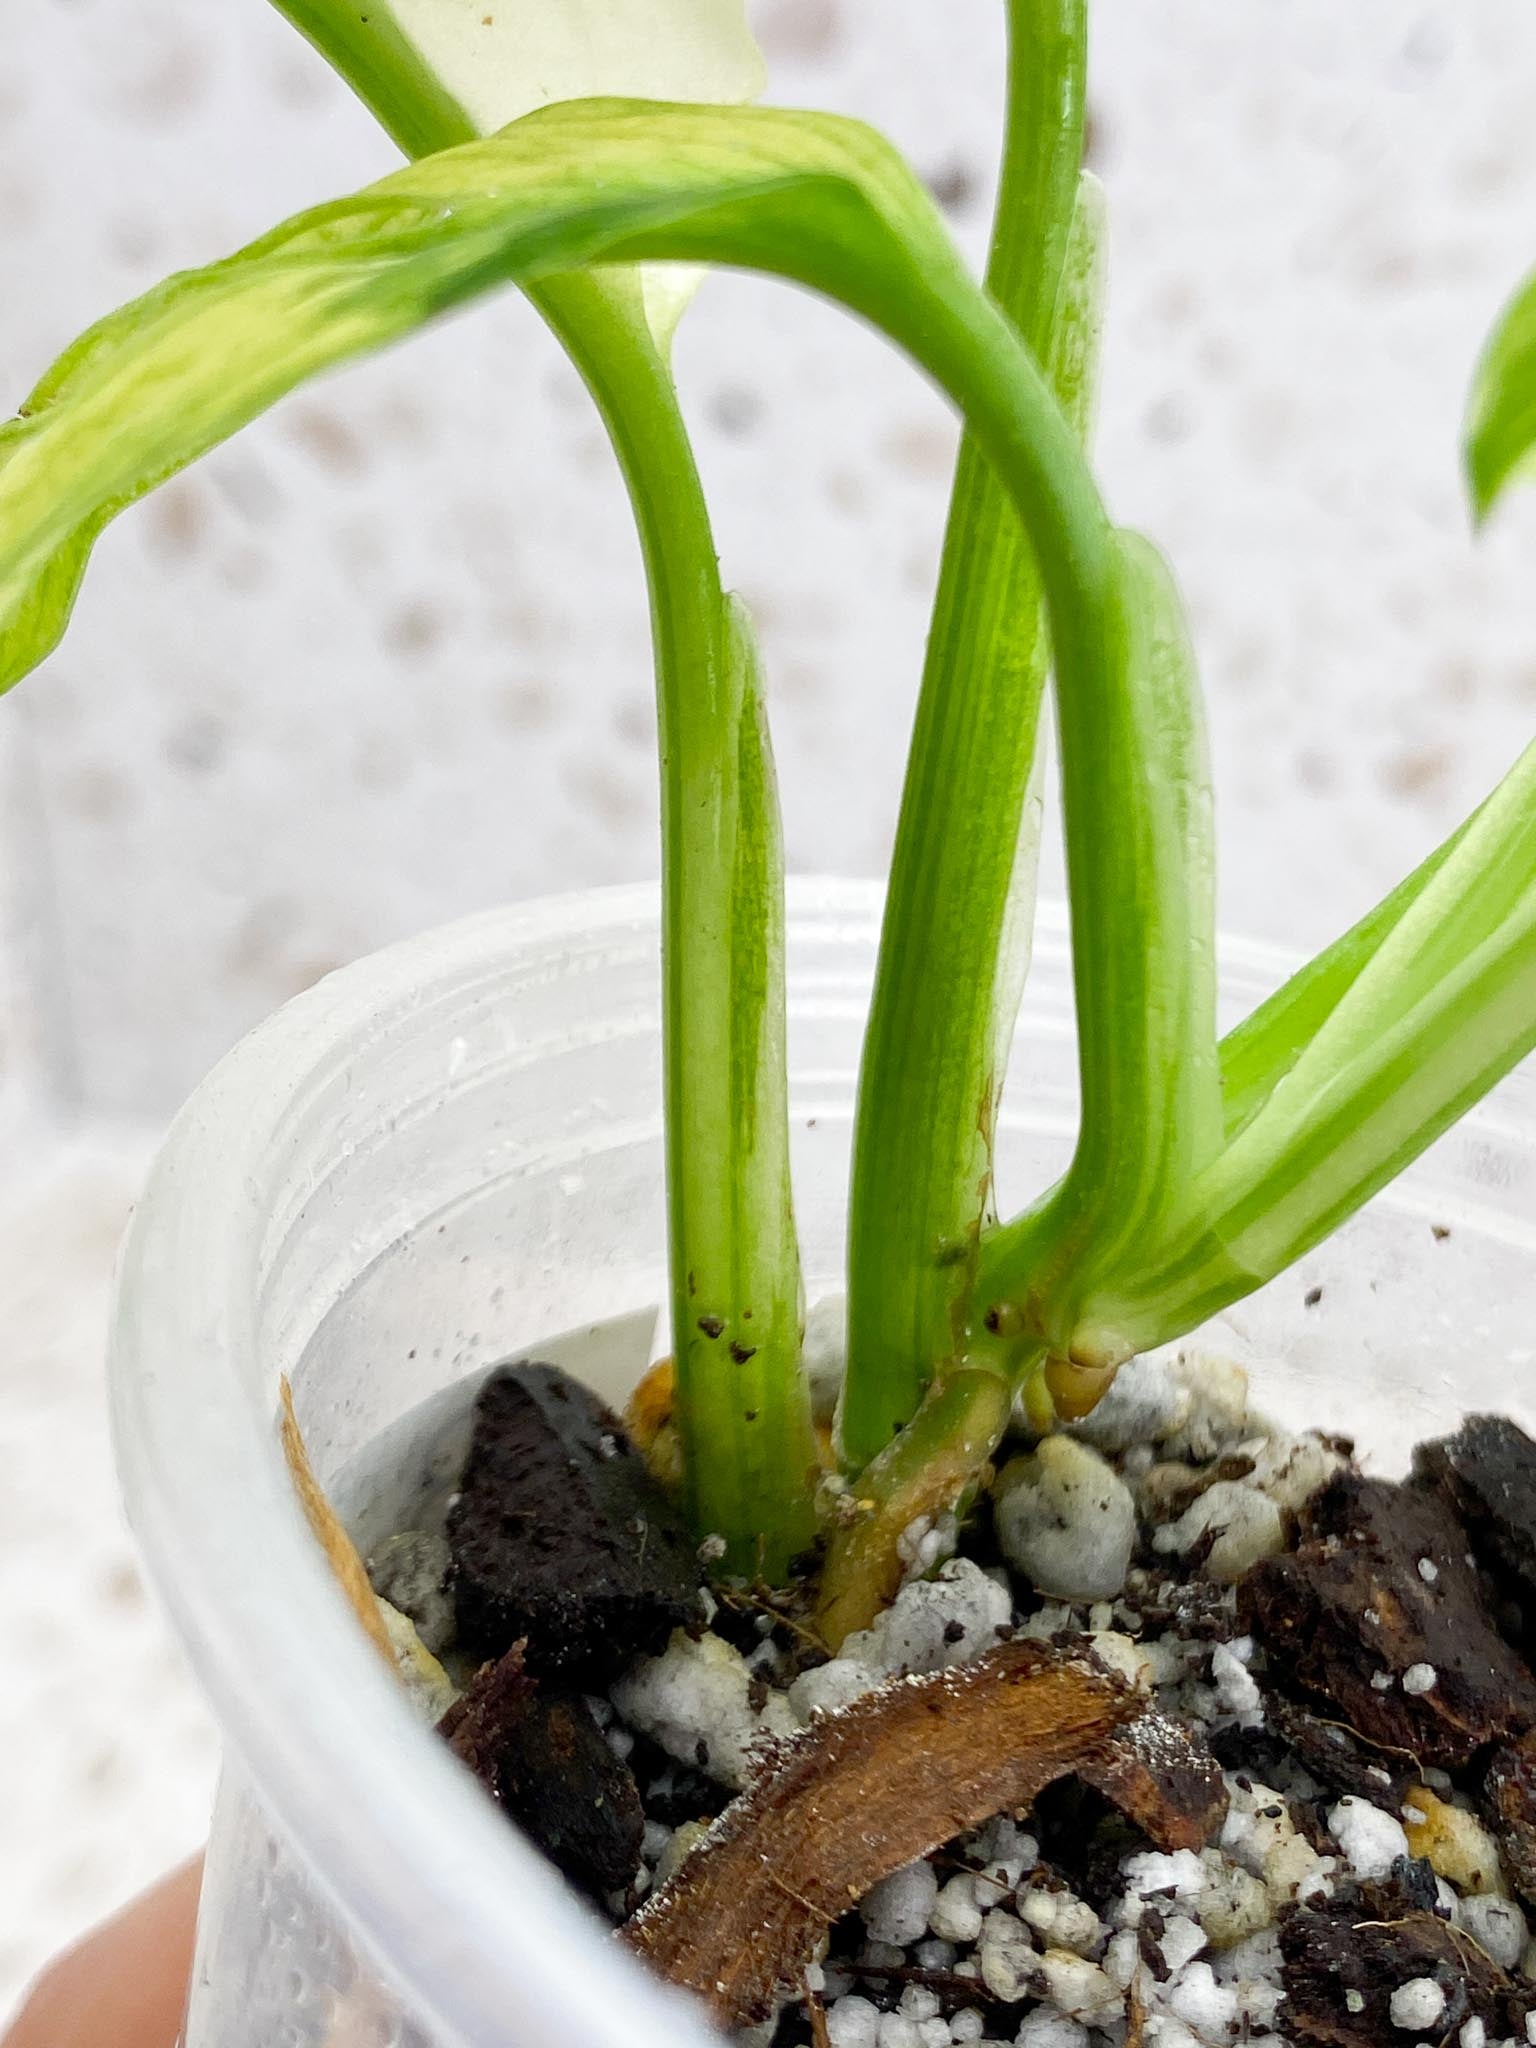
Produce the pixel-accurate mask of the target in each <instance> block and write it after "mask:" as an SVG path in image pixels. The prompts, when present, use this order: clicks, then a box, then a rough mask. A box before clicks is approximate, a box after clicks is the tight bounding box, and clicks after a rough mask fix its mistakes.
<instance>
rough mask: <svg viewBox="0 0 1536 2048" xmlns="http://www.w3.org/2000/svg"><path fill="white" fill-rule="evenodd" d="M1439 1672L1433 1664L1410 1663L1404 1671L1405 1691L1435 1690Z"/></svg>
mask: <svg viewBox="0 0 1536 2048" xmlns="http://www.w3.org/2000/svg"><path fill="white" fill-rule="evenodd" d="M1438 1677H1439V1673H1438V1672H1437V1671H1436V1670H1435V1667H1434V1665H1433V1664H1410V1665H1409V1666H1408V1669H1407V1670H1406V1671H1405V1672H1404V1673H1403V1691H1404V1692H1406V1693H1420V1692H1433V1691H1434V1689H1435V1684H1436V1681H1437V1679H1438Z"/></svg>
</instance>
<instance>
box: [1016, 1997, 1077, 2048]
mask: <svg viewBox="0 0 1536 2048" xmlns="http://www.w3.org/2000/svg"><path fill="white" fill-rule="evenodd" d="M1014 2039H1015V2041H1017V2042H1018V2044H1019V2048H1088V2029H1087V2028H1086V2027H1085V2026H1084V2025H1083V2023H1082V2021H1081V2020H1074V2019H1070V2018H1068V2016H1067V2014H1066V2013H1064V2012H1052V2011H1051V2008H1050V2007H1049V2006H1048V2005H1037V2006H1036V2007H1035V2008H1034V2010H1033V2012H1028V2013H1026V2014H1025V2015H1024V2018H1023V2021H1022V2023H1021V2024H1020V2027H1019V2031H1018V2032H1017V2034H1015V2035H1014Z"/></svg>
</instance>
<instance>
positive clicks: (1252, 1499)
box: [1152, 1479, 1285, 1586]
mask: <svg viewBox="0 0 1536 2048" xmlns="http://www.w3.org/2000/svg"><path fill="white" fill-rule="evenodd" d="M1206 1536H1210V1537H1212V1538H1213V1541H1212V1543H1211V1549H1210V1555H1209V1556H1208V1557H1207V1559H1206V1564H1205V1569H1206V1572H1207V1574H1208V1575H1209V1577H1211V1578H1213V1579H1216V1580H1217V1581H1218V1582H1219V1583H1220V1584H1222V1585H1224V1586H1235V1585H1236V1584H1237V1582H1238V1580H1239V1579H1240V1578H1241V1577H1242V1576H1243V1574H1244V1572H1246V1571H1247V1570H1248V1569H1249V1567H1250V1566H1251V1565H1256V1564H1257V1563H1258V1561H1259V1559H1260V1558H1261V1557H1273V1556H1274V1555H1275V1553H1276V1552H1277V1551H1280V1550H1283V1549H1284V1548H1285V1521H1284V1518H1283V1516H1282V1515H1281V1513H1280V1510H1279V1508H1278V1507H1277V1506H1276V1504H1275V1502H1274V1501H1272V1500H1271V1499H1270V1497H1269V1495H1268V1494H1267V1493H1260V1492H1259V1490H1258V1489H1257V1487H1253V1486H1247V1485H1244V1484H1243V1482H1242V1481H1241V1480H1237V1479H1218V1480H1217V1482H1216V1484H1215V1485H1214V1486H1208V1487H1207V1488H1206V1490H1205V1492H1204V1493H1202V1494H1201V1496H1200V1498H1199V1499H1198V1500H1197V1501H1195V1502H1194V1504H1193V1505H1192V1506H1191V1507H1189V1508H1187V1509H1186V1510H1185V1511H1184V1513H1183V1514H1182V1515H1180V1517H1179V1519H1178V1520H1177V1521H1176V1522H1170V1523H1168V1524H1167V1525H1166V1526H1165V1527H1163V1528H1161V1529H1159V1530H1157V1531H1156V1532H1155V1534H1154V1535H1153V1538H1152V1548H1153V1549H1154V1550H1158V1551H1161V1552H1163V1553H1164V1554H1165V1555H1166V1554H1167V1553H1168V1552H1169V1551H1173V1552H1176V1553H1177V1555H1178V1556H1180V1557H1183V1556H1185V1555H1186V1554H1187V1553H1188V1552H1189V1551H1191V1550H1193V1549H1194V1547H1195V1545H1196V1544H1197V1543H1198V1542H1200V1541H1201V1539H1202V1538H1203V1537H1206Z"/></svg>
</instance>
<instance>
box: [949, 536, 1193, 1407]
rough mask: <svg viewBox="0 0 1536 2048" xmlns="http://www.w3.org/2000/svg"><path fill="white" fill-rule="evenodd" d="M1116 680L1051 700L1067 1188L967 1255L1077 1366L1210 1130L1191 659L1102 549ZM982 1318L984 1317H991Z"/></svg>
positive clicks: (1111, 1356) (1130, 567) (1163, 598)
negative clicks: (1062, 949)
mask: <svg viewBox="0 0 1536 2048" xmlns="http://www.w3.org/2000/svg"><path fill="white" fill-rule="evenodd" d="M1116 557H1117V562H1118V565H1119V582H1118V605H1117V614H1118V618H1117V627H1118V630H1117V664H1118V673H1119V687H1118V688H1115V689H1113V690H1107V691H1105V692H1104V693H1103V694H1101V695H1098V696H1090V695H1088V694H1086V693H1084V694H1080V695H1076V696H1073V695H1069V694H1068V693H1066V692H1063V693H1062V695H1061V699H1060V705H1059V719H1060V725H1061V755H1062V785H1063V796H1064V810H1065V815H1066V828H1067V850H1068V864H1069V875H1070V880H1071V889H1072V949H1073V974H1074V980H1075V984H1076V990H1077V1016H1078V1040H1079V1061H1080V1067H1081V1077H1082V1098H1083V1101H1082V1120H1081V1129H1080V1135H1079V1139H1078V1145H1077V1149H1076V1152H1075V1154H1074V1156H1073V1160H1072V1165H1071V1167H1070V1169H1069V1170H1068V1173H1067V1175H1066V1178H1065V1179H1064V1180H1063V1181H1062V1183H1061V1184H1060V1186H1059V1187H1058V1188H1057V1189H1056V1190H1055V1191H1054V1192H1053V1193H1052V1194H1051V1195H1050V1196H1048V1197H1047V1198H1046V1201H1045V1202H1044V1203H1043V1204H1042V1205H1041V1206H1040V1208H1039V1209H1037V1210H1036V1211H1034V1212H1032V1213H1031V1214H1029V1215H1027V1216H1025V1217H1023V1218H1021V1219H1020V1220H1019V1221H1018V1222H1017V1223H1016V1224H1014V1225H1009V1226H1005V1227H1004V1228H1003V1229H1000V1230H998V1231H996V1232H994V1233H992V1234H991V1236H990V1237H989V1239H988V1240H987V1242H986V1244H985V1245H984V1247H983V1254H982V1275H981V1288H980V1295H981V1299H982V1301H983V1303H985V1304H988V1305H993V1304H997V1303H998V1302H999V1301H1007V1302H1010V1303H1012V1304H1013V1307H1014V1314H1015V1316H1016V1317H1017V1319H1018V1320H1019V1322H1020V1324H1021V1326H1023V1327H1024V1329H1025V1330H1026V1331H1027V1335H1028V1337H1029V1339H1030V1340H1031V1341H1043V1342H1044V1343H1045V1345H1046V1346H1047V1347H1048V1349H1049V1350H1050V1352H1051V1353H1052V1354H1053V1355H1054V1356H1055V1357H1057V1358H1058V1359H1059V1360H1062V1361H1067V1362H1070V1363H1071V1364H1073V1365H1078V1366H1081V1367H1083V1368H1084V1369H1085V1370H1086V1371H1088V1372H1089V1373H1099V1372H1102V1371H1104V1370H1112V1369H1113V1368H1114V1366H1116V1365H1118V1364H1119V1363H1120V1362H1122V1361H1123V1360H1124V1359H1125V1358H1126V1357H1128V1356H1129V1355H1130V1352H1131V1350H1133V1349H1134V1348H1135V1345H1134V1339H1133V1337H1132V1336H1131V1334H1130V1333H1129V1331H1127V1330H1126V1329H1125V1328H1123V1327H1121V1325H1120V1322H1119V1321H1118V1320H1117V1308H1116V1305H1115V1303H1114V1302H1113V1301H1111V1300H1106V1299H1105V1298H1104V1297H1105V1290H1106V1288H1107V1287H1108V1286H1109V1284H1110V1282H1111V1281H1112V1280H1113V1279H1114V1278H1115V1277H1117V1276H1118V1274H1119V1273H1120V1271H1121V1270H1122V1268H1123V1267H1124V1265H1125V1264H1126V1262H1127V1261H1130V1262H1131V1263H1133V1264H1134V1262H1135V1261H1136V1259H1137V1258H1138V1257H1139V1256H1140V1254H1141V1253H1142V1251H1143V1249H1144V1247H1145V1245H1146V1243H1147V1242H1148V1241H1149V1239H1151V1240H1155V1239H1156V1238H1157V1237H1158V1236H1159V1234H1160V1232H1161V1230H1162V1228H1163V1227H1164V1222H1165V1218H1166V1216H1167V1215H1168V1213H1169V1212H1170V1210H1171V1209H1174V1208H1176V1207H1177V1205H1179V1204H1180V1203H1181V1202H1182V1201H1183V1200H1185V1199H1187V1197H1188V1193H1189V1189H1190V1187H1191V1185H1192V1184H1193V1183H1194V1182H1195V1180H1196V1177H1197V1176H1198V1175H1199V1174H1200V1173H1201V1172H1202V1171H1203V1169H1204V1168H1205V1167H1207V1166H1208V1164H1209V1163H1210V1161H1211V1160H1212V1158H1213V1157H1214V1156H1215V1155H1216V1153H1217V1151H1218V1149H1219V1146H1220V1143H1221V1138H1222V1112H1221V1088H1220V1073H1219V1067H1218V1061H1217V1047H1216V970H1215V861H1214V853H1213V843H1212V842H1213V825H1212V814H1211V790H1210V768H1209V763H1208V760H1207V756H1206V743H1205V723H1204V714H1203V710H1202V706H1201V700H1200V690H1199V683H1198V679H1197V676H1196V670H1195V660H1194V652H1193V649H1192V647H1191V645H1190V641H1189V636H1188V630H1187V627H1186V625H1185V621H1184V614H1183V607H1182V605H1181V603H1180V600H1179V595H1178V590H1177V587H1176V586H1175V584H1174V581H1173V578H1172V575H1171V573H1170V572H1169V570H1168V568H1167V565H1166V564H1165V562H1164V561H1163V559H1162V557H1161V555H1159V553H1158V552H1157V550H1156V549H1155V548H1154V547H1153V546H1152V545H1151V543H1150V542H1149V541H1146V540H1144V539H1143V538H1142V537H1141V536H1140V535H1138V534H1133V533H1122V534H1120V535H1118V536H1117V540H1116ZM991 1313H992V1323H993V1324H994V1325H995V1324H996V1322H997V1320H998V1316H997V1311H996V1308H995V1307H993V1308H992V1311H991Z"/></svg>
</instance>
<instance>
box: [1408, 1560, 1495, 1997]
mask: <svg viewBox="0 0 1536 2048" xmlns="http://www.w3.org/2000/svg"><path fill="white" fill-rule="evenodd" d="M1439 1576H1440V1567H1439V1565H1437V1564H1436V1563H1435V1561H1434V1559H1433V1558H1432V1557H1421V1558H1420V1559H1419V1577H1420V1578H1421V1579H1422V1580H1423V1581H1424V1583H1425V1585H1426V1586H1432V1585H1433V1584H1434V1583H1435V1581H1436V1579H1438V1578H1439ZM1474 2024H1475V2025H1476V2026H1478V2027H1481V2026H1482V2024H1483V2023H1482V2021H1481V2020H1477V2021H1475V2022H1474V2021H1472V2020H1468V2021H1467V2027H1470V2026H1473V2025H1474ZM1467 2027H1463V2028H1462V2030H1461V2031H1462V2033H1463V2035H1465V2033H1466V2031H1467Z"/></svg>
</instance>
